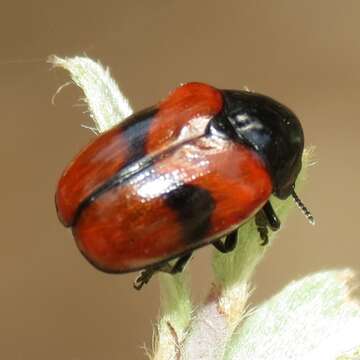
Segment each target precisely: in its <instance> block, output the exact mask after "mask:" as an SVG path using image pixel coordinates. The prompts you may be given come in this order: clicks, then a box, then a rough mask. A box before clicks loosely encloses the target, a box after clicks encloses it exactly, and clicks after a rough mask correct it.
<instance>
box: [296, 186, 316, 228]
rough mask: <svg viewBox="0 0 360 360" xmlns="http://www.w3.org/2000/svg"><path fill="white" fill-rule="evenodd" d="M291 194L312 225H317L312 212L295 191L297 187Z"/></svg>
mask: <svg viewBox="0 0 360 360" xmlns="http://www.w3.org/2000/svg"><path fill="white" fill-rule="evenodd" d="M291 196H292V197H293V199H294V201H295V203H296V205H297V206H298V208H299V209H300V210H301V211H302V213H303V214H304V215H305V217H306V218H307V219H308V221H309V223H310V224H311V225H315V219H314V217H313V216H312V214H311V212H310V211H309V210H308V209H307V207H306V206H305V205H304V204H303V203H302V201H301V200H300V198H299V197H298V195H297V194H296V192H295V189H294V188H293V189H292V191H291Z"/></svg>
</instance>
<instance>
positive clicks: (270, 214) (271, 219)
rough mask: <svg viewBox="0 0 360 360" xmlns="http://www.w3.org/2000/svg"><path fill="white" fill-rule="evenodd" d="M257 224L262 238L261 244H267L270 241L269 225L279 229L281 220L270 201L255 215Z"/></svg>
mask: <svg viewBox="0 0 360 360" xmlns="http://www.w3.org/2000/svg"><path fill="white" fill-rule="evenodd" d="M255 224H256V226H257V229H258V232H259V235H260V238H261V240H262V241H261V245H266V244H267V243H268V242H269V236H268V235H269V231H268V226H269V227H270V228H271V230H272V231H276V230H279V228H280V220H279V218H278V217H277V215H276V213H275V211H274V209H273V207H272V206H271V203H270V201H268V202H267V203H266V204H265V205H264V206H263V208H262V209H261V210H260V211H259V212H258V213H257V214H256V215H255Z"/></svg>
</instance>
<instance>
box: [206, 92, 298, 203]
mask: <svg viewBox="0 0 360 360" xmlns="http://www.w3.org/2000/svg"><path fill="white" fill-rule="evenodd" d="M221 92H222V94H223V98H224V108H223V112H222V114H220V116H219V117H217V118H216V119H214V120H215V121H214V123H213V125H214V127H215V128H216V130H217V131H220V132H223V133H226V135H227V136H230V137H232V138H233V139H235V140H236V141H240V142H242V143H245V144H247V145H248V146H250V147H252V148H253V149H254V150H255V151H256V152H257V153H258V154H259V155H260V156H261V157H262V159H263V160H264V162H265V164H266V166H267V167H268V169H269V171H270V174H271V177H272V180H273V186H274V190H273V192H274V194H275V195H276V196H277V197H279V198H280V199H285V198H287V197H288V196H289V195H290V194H291V193H292V191H293V187H294V184H295V181H296V178H297V176H298V174H299V171H300V169H301V157H302V153H303V150H304V134H303V130H302V127H301V124H300V122H299V120H298V118H297V117H296V116H295V114H294V113H293V112H292V111H291V110H290V109H288V108H287V107H285V106H284V105H282V104H280V103H278V102H277V101H275V100H273V99H271V98H270V97H267V96H264V95H260V94H256V93H252V92H249V91H235V90H222V91H221Z"/></svg>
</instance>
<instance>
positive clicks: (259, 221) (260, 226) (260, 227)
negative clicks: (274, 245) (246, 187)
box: [255, 209, 269, 246]
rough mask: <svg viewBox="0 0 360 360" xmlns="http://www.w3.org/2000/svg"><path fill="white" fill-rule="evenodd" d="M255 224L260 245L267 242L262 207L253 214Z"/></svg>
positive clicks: (265, 220)
mask: <svg viewBox="0 0 360 360" xmlns="http://www.w3.org/2000/svg"><path fill="white" fill-rule="evenodd" d="M255 224H256V227H257V231H258V233H259V235H260V239H261V243H260V245H262V246H264V245H266V244H267V243H268V242H269V236H268V235H269V231H268V228H267V226H268V222H267V219H266V215H265V213H264V211H263V210H262V209H261V210H260V211H259V212H258V213H257V214H256V215H255Z"/></svg>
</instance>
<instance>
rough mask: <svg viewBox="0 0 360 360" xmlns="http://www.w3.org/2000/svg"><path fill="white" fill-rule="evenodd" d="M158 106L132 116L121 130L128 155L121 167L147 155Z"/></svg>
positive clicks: (122, 125)
mask: <svg viewBox="0 0 360 360" xmlns="http://www.w3.org/2000/svg"><path fill="white" fill-rule="evenodd" d="M157 111H158V110H157V108H156V107H150V108H148V109H145V110H143V111H140V112H138V113H136V114H134V115H132V116H130V117H129V118H128V119H127V120H126V121H125V122H124V124H121V126H120V127H119V130H120V131H121V136H122V137H123V138H125V139H126V142H127V145H128V156H127V159H126V161H125V163H124V164H122V166H121V168H122V169H123V168H125V167H126V166H128V165H131V164H132V163H134V162H135V161H138V160H140V159H142V158H144V157H145V156H146V141H147V135H148V132H149V128H150V126H151V123H152V122H153V120H154V117H155V114H156V112H157Z"/></svg>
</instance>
